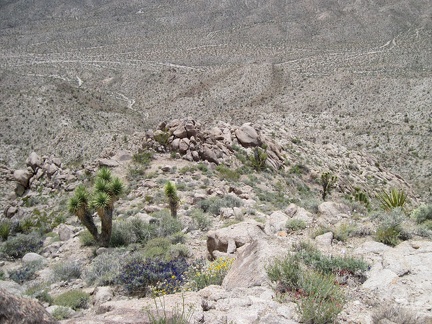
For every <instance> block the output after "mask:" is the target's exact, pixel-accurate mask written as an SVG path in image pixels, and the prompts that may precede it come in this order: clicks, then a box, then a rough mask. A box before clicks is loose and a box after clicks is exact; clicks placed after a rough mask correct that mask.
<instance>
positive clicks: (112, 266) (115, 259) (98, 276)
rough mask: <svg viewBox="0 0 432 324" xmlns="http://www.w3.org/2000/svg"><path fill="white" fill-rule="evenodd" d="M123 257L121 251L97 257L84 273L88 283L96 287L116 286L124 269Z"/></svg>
mask: <svg viewBox="0 0 432 324" xmlns="http://www.w3.org/2000/svg"><path fill="white" fill-rule="evenodd" d="M123 255H124V253H122V252H121V251H113V252H109V253H108V252H107V253H103V254H101V255H98V256H97V257H95V258H94V259H93V261H92V262H91V264H90V266H89V267H88V269H87V270H86V271H85V273H84V278H85V280H86V282H87V283H88V284H95V285H96V286H106V285H113V284H115V283H116V280H117V277H118V276H119V275H120V272H121V270H122V267H123V262H124V256H123Z"/></svg>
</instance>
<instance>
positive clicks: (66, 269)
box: [53, 261, 81, 281]
mask: <svg viewBox="0 0 432 324" xmlns="http://www.w3.org/2000/svg"><path fill="white" fill-rule="evenodd" d="M80 277H81V265H80V264H79V263H78V262H74V261H66V262H61V263H57V264H55V265H54V266H53V280H54V281H70V280H71V279H78V278H80Z"/></svg>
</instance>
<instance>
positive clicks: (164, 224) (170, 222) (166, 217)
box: [153, 210, 183, 237]
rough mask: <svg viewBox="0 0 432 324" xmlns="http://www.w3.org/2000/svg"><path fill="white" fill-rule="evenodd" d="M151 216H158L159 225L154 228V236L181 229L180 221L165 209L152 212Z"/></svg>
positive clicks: (167, 234)
mask: <svg viewBox="0 0 432 324" xmlns="http://www.w3.org/2000/svg"><path fill="white" fill-rule="evenodd" d="M153 216H154V217H156V218H159V225H158V226H156V228H155V236H156V237H165V236H170V235H172V234H174V233H177V232H179V231H181V230H182V229H183V225H182V223H181V222H180V221H179V220H178V219H177V218H174V217H171V215H170V214H169V213H168V212H167V210H161V211H160V212H158V213H153Z"/></svg>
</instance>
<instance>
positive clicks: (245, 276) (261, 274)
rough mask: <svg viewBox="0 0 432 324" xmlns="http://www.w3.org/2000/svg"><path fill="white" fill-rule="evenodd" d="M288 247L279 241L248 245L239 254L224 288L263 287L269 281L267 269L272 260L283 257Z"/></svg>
mask: <svg viewBox="0 0 432 324" xmlns="http://www.w3.org/2000/svg"><path fill="white" fill-rule="evenodd" d="M286 253H287V249H286V247H284V246H282V245H281V244H280V242H279V241H267V240H264V239H257V240H254V241H252V242H251V243H249V244H247V246H245V247H244V249H242V251H241V252H239V253H238V255H237V257H236V260H235V261H234V263H233V265H232V266H231V269H230V271H229V272H228V274H227V275H226V276H225V278H224V281H223V283H222V287H224V288H225V289H226V290H232V289H234V288H237V287H244V288H249V287H254V286H261V285H263V284H264V283H266V282H267V281H268V276H267V270H266V267H267V265H268V263H269V261H270V260H271V259H274V258H275V257H282V256H283V255H285V254H286Z"/></svg>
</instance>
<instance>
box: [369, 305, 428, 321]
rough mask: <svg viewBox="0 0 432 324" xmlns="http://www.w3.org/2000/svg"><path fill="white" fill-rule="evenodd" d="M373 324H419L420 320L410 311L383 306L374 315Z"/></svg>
mask: <svg viewBox="0 0 432 324" xmlns="http://www.w3.org/2000/svg"><path fill="white" fill-rule="evenodd" d="M372 321H373V323H386V322H389V323H395V324H417V323H421V320H420V318H418V317H417V315H416V314H414V313H411V312H410V311H409V310H407V309H404V308H402V307H399V306H395V305H388V304H386V305H382V306H381V307H379V308H377V309H376V310H375V312H374V313H373V315H372Z"/></svg>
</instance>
